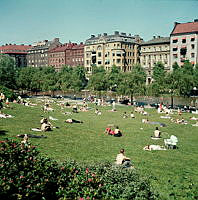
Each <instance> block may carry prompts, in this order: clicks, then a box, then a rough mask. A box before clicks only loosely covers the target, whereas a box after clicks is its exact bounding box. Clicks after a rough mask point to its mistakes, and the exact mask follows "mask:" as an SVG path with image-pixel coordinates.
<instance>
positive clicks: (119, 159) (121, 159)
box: [116, 149, 132, 168]
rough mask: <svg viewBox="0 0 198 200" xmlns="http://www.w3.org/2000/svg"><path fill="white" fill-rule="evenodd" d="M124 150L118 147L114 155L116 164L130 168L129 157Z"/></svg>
mask: <svg viewBox="0 0 198 200" xmlns="http://www.w3.org/2000/svg"><path fill="white" fill-rule="evenodd" d="M124 152H125V150H124V149H120V153H119V154H117V156H116V165H121V166H123V168H132V164H131V159H130V158H128V157H126V156H125V154H124Z"/></svg>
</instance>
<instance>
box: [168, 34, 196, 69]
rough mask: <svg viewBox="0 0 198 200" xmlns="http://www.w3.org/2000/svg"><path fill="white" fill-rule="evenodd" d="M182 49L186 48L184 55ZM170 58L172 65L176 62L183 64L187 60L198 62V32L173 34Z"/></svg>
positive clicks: (193, 62)
mask: <svg viewBox="0 0 198 200" xmlns="http://www.w3.org/2000/svg"><path fill="white" fill-rule="evenodd" d="M181 49H186V54H185V55H182V50H181ZM184 52H185V51H184ZM170 59H171V66H172V65H173V64H174V63H175V62H177V64H178V65H179V66H182V65H183V63H184V61H185V60H189V61H190V62H191V63H192V64H196V63H198V34H195V33H188V34H187V33H186V34H180V35H171V45H170Z"/></svg>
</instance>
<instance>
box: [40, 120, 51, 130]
mask: <svg viewBox="0 0 198 200" xmlns="http://www.w3.org/2000/svg"><path fill="white" fill-rule="evenodd" d="M40 122H41V131H44V132H45V131H51V130H52V124H51V123H50V122H49V121H48V119H47V118H43V119H41V121H40Z"/></svg>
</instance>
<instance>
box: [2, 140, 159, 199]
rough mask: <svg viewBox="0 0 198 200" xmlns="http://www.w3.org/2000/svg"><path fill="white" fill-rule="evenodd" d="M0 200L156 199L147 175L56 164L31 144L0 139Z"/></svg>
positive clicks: (106, 165) (106, 166)
mask: <svg viewBox="0 0 198 200" xmlns="http://www.w3.org/2000/svg"><path fill="white" fill-rule="evenodd" d="M0 149H1V151H0V199H1V200H4V199H10V200H12V199H13V200H15V199H23V200H26V199H28V200H32V199H37V200H39V199H50V200H53V199H81V200H83V199H155V198H156V197H157V195H155V194H154V193H153V192H152V190H151V186H150V182H149V180H148V178H143V177H141V176H140V175H139V174H138V173H137V172H136V171H135V170H131V169H123V168H121V167H116V166H112V165H111V164H110V163H103V164H99V163H98V164H92V165H85V164H81V165H80V164H78V163H77V162H75V161H66V162H65V163H63V164H61V165H60V164H58V163H57V162H56V161H53V160H51V159H49V158H47V157H43V156H40V154H39V152H38V150H37V149H36V148H35V147H33V146H31V145H30V144H27V145H25V146H24V145H21V144H20V143H18V142H16V141H13V140H5V141H0Z"/></svg>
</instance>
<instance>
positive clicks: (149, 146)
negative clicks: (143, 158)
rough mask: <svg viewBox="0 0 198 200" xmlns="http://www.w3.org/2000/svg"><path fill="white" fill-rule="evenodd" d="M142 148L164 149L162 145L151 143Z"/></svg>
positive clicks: (149, 149) (146, 149)
mask: <svg viewBox="0 0 198 200" xmlns="http://www.w3.org/2000/svg"><path fill="white" fill-rule="evenodd" d="M143 150H145V151H152V150H166V149H165V147H163V146H160V145H155V144H151V145H147V146H145V147H144V148H143Z"/></svg>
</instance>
